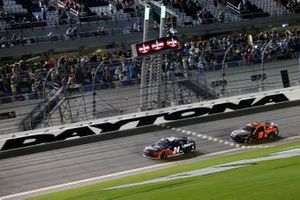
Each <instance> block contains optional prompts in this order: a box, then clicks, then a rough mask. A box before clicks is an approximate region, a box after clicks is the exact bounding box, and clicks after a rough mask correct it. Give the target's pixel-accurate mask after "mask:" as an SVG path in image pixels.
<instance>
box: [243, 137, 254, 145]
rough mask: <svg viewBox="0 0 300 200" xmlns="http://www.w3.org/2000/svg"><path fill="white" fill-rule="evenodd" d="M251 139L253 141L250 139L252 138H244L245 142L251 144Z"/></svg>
mask: <svg viewBox="0 0 300 200" xmlns="http://www.w3.org/2000/svg"><path fill="white" fill-rule="evenodd" d="M252 141H253V139H252V138H248V139H246V140H245V144H251V143H252Z"/></svg>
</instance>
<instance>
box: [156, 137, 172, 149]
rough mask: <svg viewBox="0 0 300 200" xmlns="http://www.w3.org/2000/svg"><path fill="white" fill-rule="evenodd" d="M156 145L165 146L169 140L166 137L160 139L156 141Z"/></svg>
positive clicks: (168, 143)
mask: <svg viewBox="0 0 300 200" xmlns="http://www.w3.org/2000/svg"><path fill="white" fill-rule="evenodd" d="M156 145H158V146H161V147H164V148H167V147H168V146H169V145H170V141H169V140H166V139H161V140H159V141H158V142H156Z"/></svg>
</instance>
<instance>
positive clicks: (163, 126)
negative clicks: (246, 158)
mask: <svg viewBox="0 0 300 200" xmlns="http://www.w3.org/2000/svg"><path fill="white" fill-rule="evenodd" d="M157 126H160V127H162V128H166V129H170V130H172V131H176V132H181V133H184V134H187V135H194V136H196V137H198V138H201V139H205V140H209V141H211V142H216V143H220V144H224V145H228V146H231V147H235V148H243V149H245V148H247V149H252V148H265V147H269V146H267V145H255V146H245V145H240V144H237V143H235V142H231V141H226V140H222V139H219V138H215V137H211V136H208V135H205V134H203V133H197V132H193V131H190V130H185V129H181V128H175V127H171V126H166V125H165V124H159V125H157Z"/></svg>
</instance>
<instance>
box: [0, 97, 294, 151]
mask: <svg viewBox="0 0 300 200" xmlns="http://www.w3.org/2000/svg"><path fill="white" fill-rule="evenodd" d="M287 96H288V95H285V94H283V93H279V94H272V95H267V96H263V97H253V98H246V99H242V100H240V101H237V102H236V100H235V101H233V102H229V101H226V102H223V103H218V104H210V105H207V106H199V107H196V106H195V107H194V108H186V109H181V110H177V111H174V112H172V111H170V112H164V113H159V114H153V115H148V116H141V117H135V118H129V119H121V120H119V121H116V122H114V123H111V122H102V123H98V124H95V125H89V126H88V125H86V126H83V127H74V128H68V129H66V130H60V131H56V132H54V131H53V132H51V131H49V132H47V133H35V134H32V135H29V136H22V137H16V138H9V139H6V140H4V141H3V140H2V141H1V143H0V148H1V151H5V150H11V149H17V148H22V147H28V146H33V145H38V144H45V143H50V142H55V141H64V140H69V139H75V138H82V137H86V136H91V135H98V134H101V133H107V132H112V131H119V130H124V129H132V128H136V127H142V126H147V125H154V124H160V123H167V122H172V121H176V120H181V119H188V118H192V117H201V116H207V115H212V114H220V113H225V112H230V111H235V110H240V109H245V108H252V107H257V106H265V105H269V104H276V103H282V102H288V101H290V99H289V98H288V97H287ZM124 127H125V128H124Z"/></svg>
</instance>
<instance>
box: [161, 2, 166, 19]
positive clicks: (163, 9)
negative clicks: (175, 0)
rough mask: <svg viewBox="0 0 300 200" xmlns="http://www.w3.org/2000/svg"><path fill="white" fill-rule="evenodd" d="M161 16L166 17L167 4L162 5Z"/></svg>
mask: <svg viewBox="0 0 300 200" xmlns="http://www.w3.org/2000/svg"><path fill="white" fill-rule="evenodd" d="M160 18H161V19H165V18H166V6H164V5H163V4H162V5H161V11H160Z"/></svg>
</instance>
